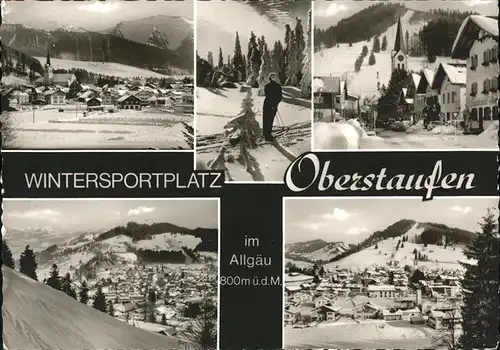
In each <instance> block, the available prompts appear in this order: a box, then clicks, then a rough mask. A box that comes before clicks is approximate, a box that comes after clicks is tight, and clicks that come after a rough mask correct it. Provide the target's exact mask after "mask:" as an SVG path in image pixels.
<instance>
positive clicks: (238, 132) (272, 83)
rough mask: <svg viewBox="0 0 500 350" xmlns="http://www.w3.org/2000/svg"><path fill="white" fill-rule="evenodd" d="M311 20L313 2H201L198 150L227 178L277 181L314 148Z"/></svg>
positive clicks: (197, 63) (198, 153) (198, 18)
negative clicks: (312, 140) (312, 139)
mask: <svg viewBox="0 0 500 350" xmlns="http://www.w3.org/2000/svg"><path fill="white" fill-rule="evenodd" d="M222 13H224V14H229V13H230V15H222ZM311 20H312V18H311V2H310V1H281V2H278V1H254V2H243V1H231V2H227V1H226V2H220V1H203V2H198V4H197V44H196V46H197V47H196V51H197V59H196V61H197V62H196V69H197V71H196V84H197V89H196V94H197V95H196V106H197V109H196V115H197V119H196V132H197V145H196V151H197V157H198V159H199V160H200V161H202V162H204V163H205V164H208V165H209V166H210V167H211V168H213V169H219V170H225V171H226V180H227V181H238V182H243V181H247V182H248V181H281V180H282V177H283V172H284V170H285V169H286V167H287V166H288V165H289V164H290V162H291V161H293V159H294V158H295V157H296V156H298V155H299V154H301V153H303V152H307V151H310V150H311V135H310V130H311V62H310V57H311V54H312V46H311V29H312V28H311Z"/></svg>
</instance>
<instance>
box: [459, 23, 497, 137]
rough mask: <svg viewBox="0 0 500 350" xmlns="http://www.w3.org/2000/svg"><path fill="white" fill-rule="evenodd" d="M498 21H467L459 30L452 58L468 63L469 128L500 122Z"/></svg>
mask: <svg viewBox="0 0 500 350" xmlns="http://www.w3.org/2000/svg"><path fill="white" fill-rule="evenodd" d="M498 39H499V36H498V20H497V19H493V18H490V17H486V16H481V15H471V16H469V17H467V18H466V19H465V20H464V21H463V22H462V25H461V26H460V29H459V30H458V33H457V36H456V37H455V41H454V43H453V47H452V53H451V57H452V58H454V59H466V60H467V69H466V83H467V84H466V99H467V101H466V111H465V112H466V113H465V114H466V118H465V119H466V127H467V128H468V129H471V130H472V129H477V130H484V129H485V128H487V127H488V126H489V125H490V124H491V123H493V121H495V120H496V121H498V99H499V92H498V71H499V66H498V53H499V52H498Z"/></svg>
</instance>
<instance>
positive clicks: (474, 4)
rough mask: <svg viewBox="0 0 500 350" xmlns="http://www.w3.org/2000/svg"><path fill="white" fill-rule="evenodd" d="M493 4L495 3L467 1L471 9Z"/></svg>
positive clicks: (486, 0) (490, 0) (489, 1)
mask: <svg viewBox="0 0 500 350" xmlns="http://www.w3.org/2000/svg"><path fill="white" fill-rule="evenodd" d="M492 2H493V1H492V0H469V1H466V2H465V4H466V5H467V6H469V7H475V6H483V5H488V4H491V3H492Z"/></svg>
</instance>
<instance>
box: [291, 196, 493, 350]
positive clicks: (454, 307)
mask: <svg viewBox="0 0 500 350" xmlns="http://www.w3.org/2000/svg"><path fill="white" fill-rule="evenodd" d="M284 211H285V212H284V222H285V227H284V230H285V232H284V235H285V236H284V240H285V253H284V255H285V261H286V263H285V276H284V281H285V283H284V305H285V307H284V316H283V317H284V327H285V330H284V333H285V335H284V338H285V346H284V347H285V348H286V349H317V348H321V349H443V350H444V349H448V350H451V349H471V348H473V347H474V345H473V344H479V342H477V341H476V340H473V339H470V338H471V337H470V334H471V330H472V329H475V327H480V328H481V340H480V342H481V343H482V344H491V345H492V347H494V343H491V341H492V340H495V339H496V338H497V332H498V289H497V288H496V286H497V285H498V284H497V283H498V282H493V283H491V282H489V281H496V280H497V279H498V264H499V261H498V249H499V246H498V198H494V197H491V198H487V197H485V198H465V197H456V198H446V199H443V198H440V199H434V200H432V201H428V202H422V201H421V200H420V199H417V198H415V199H407V198H370V199H368V198H351V199H347V198H346V199H330V198H317V199H312V198H311V199H299V198H289V199H286V200H285V207H284ZM479 266H481V267H480V268H478V267H479ZM490 285H491V286H495V287H489V286H490ZM472 291H473V292H472ZM479 320H480V321H479ZM479 322H481V323H479ZM479 324H480V325H479ZM472 333H474V332H472ZM476 334H477V333H476ZM462 335H463V336H462Z"/></svg>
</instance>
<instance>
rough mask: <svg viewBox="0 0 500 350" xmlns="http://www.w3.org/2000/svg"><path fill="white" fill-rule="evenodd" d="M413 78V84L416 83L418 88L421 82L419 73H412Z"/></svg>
mask: <svg viewBox="0 0 500 350" xmlns="http://www.w3.org/2000/svg"><path fill="white" fill-rule="evenodd" d="M411 78H412V80H413V85H415V88H417V86H418V83H419V82H420V75H418V74H417V73H411Z"/></svg>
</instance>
